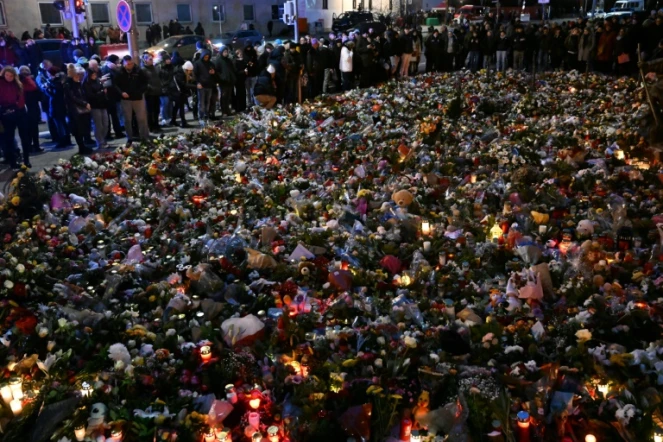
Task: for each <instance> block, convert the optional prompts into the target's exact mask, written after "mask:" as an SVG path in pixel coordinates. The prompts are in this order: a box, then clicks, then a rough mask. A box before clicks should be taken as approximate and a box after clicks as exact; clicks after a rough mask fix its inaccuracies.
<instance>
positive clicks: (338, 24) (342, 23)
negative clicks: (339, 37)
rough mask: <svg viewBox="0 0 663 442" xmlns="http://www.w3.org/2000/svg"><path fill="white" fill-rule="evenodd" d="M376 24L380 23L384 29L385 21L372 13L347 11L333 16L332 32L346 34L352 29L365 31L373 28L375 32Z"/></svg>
mask: <svg viewBox="0 0 663 442" xmlns="http://www.w3.org/2000/svg"><path fill="white" fill-rule="evenodd" d="M376 23H380V24H382V25H383V27H384V28H385V29H386V24H384V23H385V19H384V17H382V16H378V15H375V14H373V13H372V12H365V11H348V12H344V13H342V14H340V15H338V16H337V15H336V14H334V15H333V16H332V31H334V32H335V33H340V32H347V31H350V30H352V29H358V28H359V29H360V30H363V29H364V25H365V24H366V29H368V28H369V27H370V28H373V29H375V31H376V32H378V31H377V29H376V26H377V25H376Z"/></svg>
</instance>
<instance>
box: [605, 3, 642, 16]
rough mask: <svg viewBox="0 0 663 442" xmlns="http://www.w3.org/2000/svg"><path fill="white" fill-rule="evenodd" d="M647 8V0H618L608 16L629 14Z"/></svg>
mask: <svg viewBox="0 0 663 442" xmlns="http://www.w3.org/2000/svg"><path fill="white" fill-rule="evenodd" d="M644 10H645V0H617V3H615V6H613V7H612V9H611V10H610V12H608V13H607V14H606V17H620V16H629V15H631V14H632V13H634V12H637V11H644Z"/></svg>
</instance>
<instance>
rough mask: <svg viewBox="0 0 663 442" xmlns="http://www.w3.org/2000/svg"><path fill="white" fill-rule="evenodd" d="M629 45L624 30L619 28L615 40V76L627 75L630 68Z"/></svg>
mask: <svg viewBox="0 0 663 442" xmlns="http://www.w3.org/2000/svg"><path fill="white" fill-rule="evenodd" d="M630 49H631V48H630V44H629V41H628V36H627V35H626V30H625V29H624V28H621V29H620V30H619V33H618V34H617V37H616V38H615V64H616V66H617V75H620V76H622V75H628V73H629V70H630V66H631V55H630V53H629V52H630Z"/></svg>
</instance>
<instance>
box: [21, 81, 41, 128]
mask: <svg viewBox="0 0 663 442" xmlns="http://www.w3.org/2000/svg"><path fill="white" fill-rule="evenodd" d="M20 78H21V83H23V96H24V97H25V106H26V107H27V108H28V115H29V116H31V117H33V118H38V119H39V118H41V109H40V108H39V102H40V101H41V91H40V90H39V86H37V83H36V82H35V80H34V78H33V77H32V75H28V76H24V75H21V77H20Z"/></svg>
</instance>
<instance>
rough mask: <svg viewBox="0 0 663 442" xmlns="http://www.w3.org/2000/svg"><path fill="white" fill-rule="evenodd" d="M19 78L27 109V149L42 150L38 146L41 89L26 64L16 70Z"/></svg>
mask: <svg viewBox="0 0 663 442" xmlns="http://www.w3.org/2000/svg"><path fill="white" fill-rule="evenodd" d="M18 73H19V76H18V77H19V80H20V81H21V84H23V93H24V95H25V106H26V110H27V118H26V123H25V124H26V129H27V131H28V149H29V150H30V152H43V151H44V149H42V148H41V147H40V146H39V121H40V120H41V109H40V107H39V103H40V101H41V90H40V89H39V86H37V83H36V82H35V79H34V78H33V77H32V72H31V71H30V68H29V67H28V66H21V67H20V68H19V70H18Z"/></svg>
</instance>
